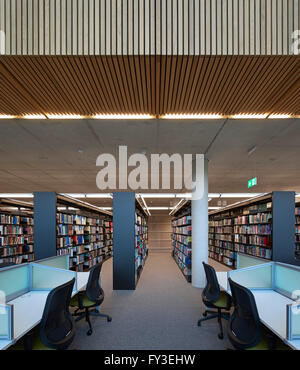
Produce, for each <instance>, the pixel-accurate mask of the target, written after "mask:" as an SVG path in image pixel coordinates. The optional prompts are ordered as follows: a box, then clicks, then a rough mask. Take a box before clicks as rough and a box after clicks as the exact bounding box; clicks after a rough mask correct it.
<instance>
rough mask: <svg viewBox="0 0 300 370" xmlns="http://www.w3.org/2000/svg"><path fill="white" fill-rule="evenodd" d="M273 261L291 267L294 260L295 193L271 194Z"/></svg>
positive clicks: (280, 192) (297, 262) (295, 260)
mask: <svg viewBox="0 0 300 370" xmlns="http://www.w3.org/2000/svg"><path fill="white" fill-rule="evenodd" d="M272 205H273V241H272V242H273V261H275V262H283V263H288V264H292V265H296V264H299V262H300V261H299V260H298V261H297V259H296V258H295V193H294V192H293V191H274V192H273V204H272Z"/></svg>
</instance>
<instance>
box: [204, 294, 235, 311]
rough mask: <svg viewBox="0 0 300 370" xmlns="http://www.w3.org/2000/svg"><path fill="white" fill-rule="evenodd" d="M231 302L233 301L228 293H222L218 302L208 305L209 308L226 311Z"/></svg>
mask: <svg viewBox="0 0 300 370" xmlns="http://www.w3.org/2000/svg"><path fill="white" fill-rule="evenodd" d="M230 300H231V298H230V296H229V295H228V294H227V293H226V292H224V291H221V292H220V296H219V298H218V300H217V301H216V302H214V303H208V305H207V306H208V307H217V308H222V309H226V308H227V307H228V305H229V301H230ZM229 308H230V307H229Z"/></svg>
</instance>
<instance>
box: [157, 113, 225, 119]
mask: <svg viewBox="0 0 300 370" xmlns="http://www.w3.org/2000/svg"><path fill="white" fill-rule="evenodd" d="M161 118H163V119H221V118H223V117H222V116H221V115H220V114H165V115H164V116H161Z"/></svg>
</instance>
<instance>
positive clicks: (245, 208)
mask: <svg viewBox="0 0 300 370" xmlns="http://www.w3.org/2000/svg"><path fill="white" fill-rule="evenodd" d="M293 194H294V193H292V192H273V193H270V194H267V195H264V196H262V197H258V198H255V199H252V200H249V201H245V202H240V203H237V204H235V205H233V206H231V207H230V206H229V207H225V208H223V209H221V210H218V211H214V212H211V213H210V214H209V246H208V249H209V257H210V258H212V259H214V260H216V261H218V262H220V263H222V264H224V265H226V266H229V267H232V268H236V256H237V253H238V252H241V253H244V254H247V255H250V256H255V257H260V258H264V259H266V261H271V260H277V261H281V262H288V261H289V262H292V261H291V258H290V254H289V253H288V251H289V248H290V244H291V243H290V240H291V235H290V234H291V232H290V231H291V227H290V226H291V222H292V217H291V209H292V208H291V205H292V203H291V199H292V196H293ZM282 240H285V245H282ZM285 247H286V252H285V251H284V250H283V248H285Z"/></svg>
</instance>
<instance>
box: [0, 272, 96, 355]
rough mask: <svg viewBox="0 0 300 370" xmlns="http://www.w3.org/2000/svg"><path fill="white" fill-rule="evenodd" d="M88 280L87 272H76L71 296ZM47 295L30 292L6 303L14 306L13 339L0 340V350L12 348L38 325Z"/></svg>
mask: <svg viewBox="0 0 300 370" xmlns="http://www.w3.org/2000/svg"><path fill="white" fill-rule="evenodd" d="M88 278H89V273H88V272H77V276H76V280H77V289H76V291H74V292H73V293H72V296H74V295H76V294H77V293H78V292H79V291H80V290H83V289H84V288H85V287H86V285H87V282H88ZM48 294H49V292H45V291H30V292H28V293H26V294H23V295H22V296H20V297H18V298H16V299H14V300H12V301H10V302H8V303H9V304H11V305H13V306H14V311H13V318H14V326H13V330H14V339H13V340H11V341H8V340H0V350H5V349H7V348H8V347H10V346H12V345H13V344H14V343H16V342H17V341H18V340H19V339H20V338H22V337H23V336H24V335H25V334H27V333H28V332H30V331H31V330H32V329H33V328H34V327H35V326H37V325H38V324H39V323H40V321H41V319H42V316H43V312H44V307H45V304H46V300H47V297H48Z"/></svg>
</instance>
